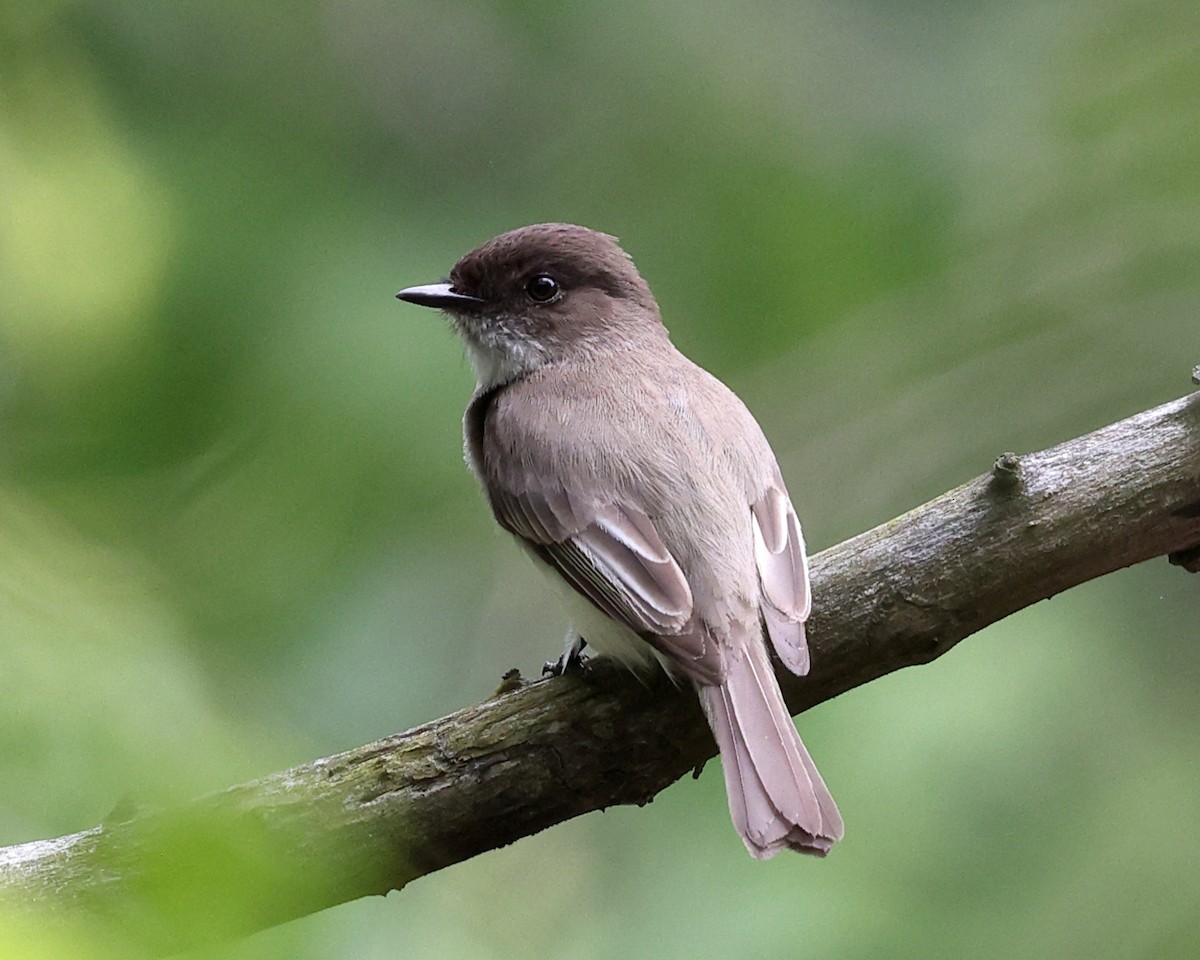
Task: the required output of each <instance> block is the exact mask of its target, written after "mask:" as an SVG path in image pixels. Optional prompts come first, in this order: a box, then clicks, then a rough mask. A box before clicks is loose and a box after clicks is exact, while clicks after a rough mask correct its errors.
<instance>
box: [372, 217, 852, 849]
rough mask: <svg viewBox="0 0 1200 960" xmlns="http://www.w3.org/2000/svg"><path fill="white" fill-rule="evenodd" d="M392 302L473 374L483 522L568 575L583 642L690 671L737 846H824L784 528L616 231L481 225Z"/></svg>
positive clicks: (746, 417) (828, 840)
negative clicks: (435, 329)
mask: <svg viewBox="0 0 1200 960" xmlns="http://www.w3.org/2000/svg"><path fill="white" fill-rule="evenodd" d="M396 296H398V297H399V298H400V299H401V300H406V301H408V302H409V303H416V304H420V305H422V306H427V307H437V308H439V309H441V310H443V311H445V312H446V314H447V315H448V316H449V317H450V320H451V322H452V323H453V325H454V327H455V329H456V330H457V331H458V332H459V334H461V335H462V338H463V340H464V342H465V343H466V347H467V353H468V354H469V356H470V359H471V363H472V365H473V366H474V368H475V376H476V378H477V379H478V386H477V387H476V389H475V395H474V396H473V397H472V398H471V402H470V404H469V405H468V406H467V411H466V415H465V417H464V431H465V435H466V457H467V462H468V463H469V464H470V466H471V469H472V470H473V471H474V473H475V475H476V477H478V478H479V482H480V483H481V484H482V485H483V488H484V490H485V491H486V493H487V497H488V501H489V502H490V504H491V507H492V512H493V513H494V514H495V517H496V520H497V521H498V522H499V524H500V525H501V526H502V527H503V528H504V529H505V530H507V531H508V532H509V533H511V534H512V535H513V536H514V537H515V538H516V540H517V542H518V543H519V544H520V545H521V546H522V547H524V548H525V549H526V551H527V552H528V553H529V554H530V555H531V556H532V557H533V558H534V559H535V560H537V561H539V562H540V563H541V564H543V565H545V566H548V567H549V568H550V569H552V570H553V571H554V572H555V573H556V574H557V575H558V576H557V577H552V578H551V579H552V580H554V581H555V582H557V583H559V584H562V585H564V586H567V587H569V588H570V589H565V590H563V591H562V593H563V594H564V596H565V597H566V599H567V606H568V610H569V612H570V614H571V616H572V628H571V632H570V633H569V634H568V637H567V650H566V652H565V653H564V654H563V657H562V659H561V660H560V661H559V667H560V668H561V669H567V668H568V667H570V666H572V665H574V664H577V663H578V662H579V658H580V652H581V650H582V648H583V646H584V643H585V642H586V643H587V644H588V645H590V646H591V647H592V648H593V649H595V650H596V651H598V652H600V653H604V654H611V655H612V656H615V657H617V658H619V659H621V660H623V661H625V662H626V663H628V664H630V665H631V666H632V667H634V668H643V667H646V666H653V665H654V664H655V663H656V662H657V663H658V664H661V666H662V667H663V668H664V669H666V670H667V672H668V673H669V674H671V676H672V677H674V678H675V679H676V680H679V679H683V678H685V679H686V680H687V681H689V682H690V683H691V684H692V686H693V687H694V688H695V690H696V692H697V694H698V695H699V697H700V702H701V704H702V705H703V708H704V713H705V716H707V718H708V723H709V726H710V727H711V728H712V732H713V736H714V738H715V739H716V743H717V747H718V748H719V749H720V752H721V763H722V767H723V768H724V771H725V787H726V790H727V792H728V794H729V810H730V813H731V814H732V816H733V823H734V826H735V827H736V828H737V831H738V833H739V834H740V835H741V837H742V840H743V841H744V842H745V844H746V848H747V849H748V850H749V851H750V854H751V856H753V857H756V858H758V859H766V858H768V857H771V856H774V855H775V854H776V853H778V852H779V851H780V850H783V849H785V848H789V849H792V850H799V851H800V852H802V853H811V854H816V855H818V856H823V855H824V854H826V853H827V852H828V851H829V848H830V847H831V846H832V845H833V843H834V841H836V840H839V839H841V836H842V832H843V831H842V818H841V816H840V815H839V813H838V810H837V806H836V805H835V804H834V802H833V798H832V797H831V796H830V795H829V791H828V790H827V789H826V787H825V783H824V781H822V779H821V775H820V774H819V773H818V772H817V768H816V767H815V766H814V765H813V762H812V760H811V759H810V758H809V755H808V751H806V750H805V749H804V744H803V743H801V741H800V737H799V735H798V734H797V733H796V727H795V726H794V724H793V723H792V718H791V715H790V714H789V712H788V710H787V707H786V706H785V705H784V702H783V697H782V696H781V694H780V692H779V685H778V684H777V683H776V680H775V673H774V670H773V669H772V666H771V661H770V657H769V655H768V653H767V646H766V637H767V636H769V637H770V639H771V643H772V645H773V646H774V648H775V652H776V654H778V656H779V659H780V660H782V661H783V663H784V664H785V665H786V666H787V668H788V669H789V670H791V671H792V672H793V673H796V674H804V673H806V672H807V671H808V666H809V658H808V644H807V642H806V640H805V636H804V621H805V619H806V618H807V617H808V612H809V606H810V598H809V582H808V567H807V560H806V557H805V552H804V539H803V537H802V536H801V534H800V524H799V522H798V521H797V519H796V513H795V511H794V510H793V509H792V504H791V501H790V500H789V499H788V494H787V489H786V488H785V487H784V483H783V477H782V476H781V475H780V472H779V466H778V464H777V463H776V462H775V455H774V454H773V453H772V451H771V447H770V445H769V444H768V443H767V440H766V438H765V437H764V436H763V433H762V430H761V428H760V427H759V425H758V423H757V422H756V421H755V420H754V418H753V417H752V416H751V415H750V412H749V411H748V410H747V409H746V407H745V406H744V405H743V404H742V402H741V401H740V400H739V399H738V398H737V397H736V396H735V395H734V394H733V392H732V391H731V390H730V389H729V388H728V387H726V386H725V385H724V384H723V383H721V382H720V381H719V380H717V379H716V378H715V377H713V376H712V375H711V374H709V373H708V372H707V371H705V370H702V369H700V367H698V366H696V365H695V364H694V363H692V362H691V361H690V360H688V359H687V357H685V356H683V354H681V353H680V352H679V351H678V350H676V349H675V347H674V346H673V345H672V343H671V341H670V338H669V337H668V335H667V330H666V328H665V327H664V326H663V323H662V319H661V318H660V316H659V311H658V304H657V303H656V302H655V300H654V296H653V294H651V292H650V288H649V287H648V286H647V285H646V282H645V281H644V280H643V279H642V277H641V275H640V274H639V273H638V271H637V268H636V267H635V266H634V264H633V261H632V260H631V259H630V258H629V256H628V255H627V254H626V253H625V252H624V251H623V250H622V249H621V248H620V247H619V246H618V245H617V242H616V240H615V239H614V238H613V237H610V236H608V235H607V234H603V233H596V232H594V231H592V230H588V229H585V228H584V227H576V226H570V225H568V224H560V223H547V224H539V225H537V226H531V227H523V228H521V229H519V230H513V231H511V232H509V233H505V234H501V235H500V236H498V237H496V238H494V239H492V240H490V241H488V242H487V243H485V244H484V245H483V246H481V247H479V248H478V249H476V250H473V251H471V252H470V253H468V254H467V255H466V256H465V257H463V258H462V259H461V260H459V261H458V263H456V264H455V265H454V269H453V270H451V271H450V278H449V282H447V283H434V284H428V285H426V286H419V287H409V288H408V289H406V290H401V291H400V292H399V293H398V294H396Z"/></svg>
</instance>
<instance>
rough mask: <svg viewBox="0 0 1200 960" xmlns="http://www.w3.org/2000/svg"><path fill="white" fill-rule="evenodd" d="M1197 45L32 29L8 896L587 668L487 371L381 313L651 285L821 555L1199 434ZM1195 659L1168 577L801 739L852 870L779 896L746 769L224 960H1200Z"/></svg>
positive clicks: (340, 29)
mask: <svg viewBox="0 0 1200 960" xmlns="http://www.w3.org/2000/svg"><path fill="white" fill-rule="evenodd" d="M1198 41H1200V13H1198V12H1197V8H1196V7H1195V5H1194V4H1192V3H1187V2H1184V0H1152V2H1149V3H1144V2H1143V3H1135V2H1132V0H1102V2H1098V3H1096V2H1093V3H1082V2H1069V0H1068V2H1054V3H1032V2H1022V0H1000V2H996V3H988V4H984V3H964V4H950V5H947V4H933V3H919V2H909V3H883V2H871V0H855V2H851V3H831V2H806V3H800V4H794V5H785V4H777V3H768V2H763V0H751V2H749V3H739V4H734V5H728V4H720V3H715V2H709V0H699V2H697V0H691V2H687V3H684V2H681V0H658V2H652V3H648V4H638V3H630V2H625V0H617V2H605V3H601V2H596V0H583V2H579V3H572V4H547V3H537V2H506V3H485V2H482V0H474V2H472V0H463V2H458V0H436V2H431V3H413V2H382V0H362V2H354V0H325V2H292V3H284V2H272V3H262V4H235V3H230V2H213V0H209V2H197V0H182V2H175V3H170V4H161V3H151V2H147V0H8V2H6V3H5V4H4V5H3V6H0V430H2V441H0V745H2V749H0V842H4V843H15V842H20V841H23V840H27V839H33V838H36V837H43V836H53V835H56V834H61V833H67V832H70V831H73V830H77V829H82V828H84V827H87V826H90V825H92V824H93V823H95V822H98V821H99V820H100V819H101V818H103V817H104V816H105V815H106V814H107V813H108V812H109V810H110V809H111V808H112V807H114V806H115V805H117V804H118V803H119V802H121V801H122V800H123V798H132V801H133V802H134V803H135V804H138V805H147V806H157V805H162V804H168V803H171V802H175V801H179V800H182V799H185V798H188V797H191V796H194V795H196V794H197V793H200V792H203V791H206V790H210V789H215V788H218V787H220V786H223V785H225V784H228V783H232V782H235V781H237V780H239V779H243V778H246V777H249V776H252V775H254V774H256V773H263V772H267V771H270V770H274V769H279V768H282V767H284V766H287V765H288V764H291V763H294V762H298V761H301V760H304V759H309V758H312V757H315V756H318V755H321V754H323V753H327V752H332V751H334V750H336V749H339V748H343V747H347V746H350V745H353V744H356V743H359V742H362V741H365V740H368V739H371V738H374V737H377V736H381V735H383V734H386V733H389V732H392V731H394V730H398V729H402V728H403V727H405V726H407V725H410V724H413V723H416V722H419V721H422V720H425V719H429V718H431V717H433V716H437V715H440V714H443V713H445V712H448V711H450V710H451V709H453V708H455V707H457V706H460V705H462V704H465V703H468V702H471V701H474V700H478V699H480V698H482V697H484V696H486V695H487V694H488V693H489V692H490V690H491V689H492V688H493V687H494V685H495V683H496V681H497V679H498V678H499V676H500V674H501V673H502V672H503V670H504V669H506V668H507V667H509V666H512V665H518V666H520V667H521V668H522V669H523V670H525V672H526V673H534V672H536V670H537V667H538V665H539V664H540V663H541V661H542V660H543V659H545V658H546V656H548V655H549V654H551V653H552V652H553V651H554V649H555V647H556V646H557V644H558V641H559V636H560V630H561V624H560V622H559V617H558V614H557V612H556V611H555V609H554V608H553V606H552V605H551V598H550V595H549V594H548V593H547V592H546V591H545V590H544V588H543V587H542V586H541V585H540V584H539V583H538V581H537V578H536V575H535V574H534V573H533V572H532V571H531V570H530V569H528V568H527V566H526V565H524V563H523V561H519V560H518V559H517V555H516V552H515V550H514V549H513V548H512V547H511V545H510V544H508V543H506V542H505V541H504V539H503V538H502V537H501V536H500V535H498V534H496V533H495V532H494V531H493V530H492V529H491V527H490V521H489V519H488V517H487V514H486V509H485V508H484V506H483V504H482V502H481V500H480V499H479V497H478V495H477V494H476V493H475V491H474V490H473V487H472V482H471V480H470V478H469V476H468V475H467V473H466V471H465V469H464V468H463V467H462V465H461V462H460V460H459V439H458V416H459V412H460V410H461V407H462V405H463V403H464V402H465V399H466V397H467V395H468V394H469V390H470V385H471V384H470V376H469V372H468V370H467V367H466V364H465V363H464V362H463V360H462V359H461V354H460V351H459V348H458V346H457V345H456V344H455V343H454V342H453V339H452V337H451V335H450V334H449V332H448V331H447V330H446V329H445V328H444V326H443V325H442V324H439V323H438V322H437V320H436V319H435V318H434V317H433V316H429V315H427V314H426V313H423V312H421V311H418V310H416V309H415V308H409V307H404V306H401V305H399V304H396V303H395V302H394V301H393V300H392V297H391V295H392V293H393V292H394V290H395V289H397V288H398V287H399V286H402V285H406V284H409V283H417V282H426V281H431V280H435V279H437V278H438V277H440V276H442V275H443V274H444V273H445V272H446V271H447V270H448V268H449V266H450V265H451V263H452V262H453V260H454V259H455V258H456V257H457V256H458V255H459V254H461V253H463V252H465V251H466V250H467V249H469V248H470V247H472V246H474V245H475V244H476V243H478V242H480V241H482V240H484V239H486V238H487V237H488V236H490V235H492V234H493V233H496V232H498V231H500V230H503V229H507V228H510V227H513V226H517V225H520V224H522V223H529V222H535V221H538V220H549V219H555V220H570V221H576V222H582V223H586V224H589V225H591V226H595V227H597V228H601V229H604V230H607V231H609V232H612V233H616V234H618V235H620V236H621V238H622V240H623V241H624V243H625V245H626V247H627V248H628V249H629V250H630V251H631V253H633V255H634V256H635V258H636V259H637V261H638V263H639V265H640V266H641V268H642V270H643V272H644V273H645V274H646V276H647V277H648V278H649V279H650V281H651V283H652V284H653V286H654V288H655V290H656V292H657V294H658V296H659V300H660V303H661V305H662V307H663V310H664V314H665V316H666V318H667V321H668V324H669V325H670V326H671V327H672V330H673V333H674V336H675V339H676V341H677V342H678V343H679V344H680V345H681V346H682V347H683V348H684V349H685V350H686V351H687V352H689V353H690V354H691V355H692V356H694V357H695V358H696V359H697V360H699V361H700V362H702V363H704V364H705V365H706V366H708V367H710V368H711V369H713V370H714V371H715V372H717V373H718V374H719V375H721V376H722V377H723V378H724V379H726V380H727V381H728V382H729V383H730V384H731V385H733V386H734V387H735V389H737V390H738V391H739V392H741V393H742V394H743V396H744V397H745V398H746V399H747V400H748V402H749V403H750V405H751V407H752V408H753V409H754V410H755V411H756V412H757V413H758V414H759V416H760V418H761V419H762V421H763V423H764V426H765V427H766V429H767V432H768V434H769V435H770V436H771V437H772V439H773V440H774V442H775V444H776V447H777V450H778V451H779V454H780V459H781V462H782V463H783V466H784V472H785V474H786V475H787V476H788V478H789V481H790V485H791V488H792V493H793V496H794V498H795V500H796V502H797V504H798V506H799V508H800V510H801V514H802V518H803V519H804V521H805V524H806V529H807V531H808V538H809V542H810V544H811V545H812V546H813V547H814V548H817V549H819V548H820V547H821V546H824V545H828V544H830V543H832V542H835V541H837V540H839V539H841V538H844V537H846V536H849V535H851V534H853V533H856V532H858V531H860V530H862V529H865V528H867V527H868V526H871V525H873V524H875V523H878V522H881V521H883V520H885V519H887V518H888V517H890V516H892V515H894V514H896V513H899V512H901V511H902V510H904V509H906V508H908V507H910V506H912V505H914V504H915V503H917V502H920V501H921V500H923V499H926V498H928V497H930V496H932V495H934V494H936V493H938V492H940V491H941V490H943V489H945V488H946V487H949V486H951V485H954V484H956V483H958V482H960V481H962V480H963V479H965V478H966V477H968V476H970V475H973V474H975V473H978V472H981V471H983V470H984V469H986V467H987V466H988V464H989V463H990V461H991V459H992V458H994V457H995V455H997V454H998V453H999V452H1001V451H1002V450H1005V449H1014V450H1018V451H1020V450H1026V449H1033V448H1037V447H1040V446H1045V445H1049V444H1051V443H1053V442H1055V441H1057V440H1059V439H1065V438H1066V437H1068V436H1070V435H1072V434H1074V433H1077V432H1081V431H1084V430H1087V429H1090V428H1092V427H1095V426H1099V425H1101V424H1102V423H1104V422H1107V421H1109V420H1112V419H1117V418H1119V417H1122V416H1124V415H1127V414H1129V413H1132V412H1134V411H1135V410H1137V409H1141V408H1143V407H1146V406H1150V405H1152V404H1154V403H1157V402H1160V401H1162V400H1165V399H1168V398H1170V397H1173V396H1176V395H1179V394H1181V393H1183V392H1185V391H1186V390H1187V389H1188V381H1187V374H1188V371H1189V370H1190V369H1191V367H1192V366H1193V364H1195V363H1196V362H1198V361H1200V337H1198V336H1197V333H1198V330H1200V325H1198V324H1197V320H1196V315H1197V311H1198V307H1200V270H1198V269H1197V268H1198V267H1200V142H1198V140H1200V134H1198V131H1200V124H1198V123H1197V117H1198V115H1200V59H1197V57H1196V49H1197V43H1198ZM1198 614H1200V603H1198V602H1197V587H1196V584H1195V583H1194V582H1190V581H1189V580H1188V578H1187V577H1186V576H1185V575H1183V574H1182V573H1180V572H1178V571H1176V570H1172V569H1169V568H1168V567H1167V565H1166V563H1165V562H1161V561H1160V562H1157V563H1155V564H1152V565H1147V566H1146V567H1145V568H1144V569H1139V570H1136V571H1131V572H1129V573H1125V574H1121V575H1118V576H1114V577H1111V578H1108V579H1107V580H1106V581H1104V582H1101V583H1096V584H1093V585H1089V586H1088V587H1086V588H1084V589H1081V590H1078V591H1075V592H1073V593H1072V594H1070V595H1068V596H1065V597H1062V598H1059V599H1056V600H1054V601H1052V602H1050V603H1046V604H1042V605H1040V606H1039V607H1038V608H1037V609H1034V610H1030V611H1027V612H1026V613H1024V614H1022V615H1019V616H1017V617H1014V618H1012V619H1011V621H1009V622H1006V623H1003V624H1001V625H998V626H997V627H995V628H993V629H990V630H988V631H986V633H985V634H984V635H982V636H980V637H977V638H972V639H971V640H969V641H967V642H966V643H965V644H964V645H963V646H962V647H961V648H960V649H959V650H957V651H955V652H954V653H953V654H951V655H950V656H949V657H947V658H945V659H944V660H942V661H939V662H938V663H937V664H936V665H935V666H933V667H930V668H927V669H923V670H920V671H908V672H906V673H905V674H902V675H898V676H894V677H891V678H887V679H885V680H883V681H881V682H877V683H874V684H872V685H870V686H869V687H867V688H865V689H863V690H861V691H858V692H856V693H854V694H851V695H849V696H846V697H843V698H841V699H840V700H839V701H837V702H834V703H831V704H827V705H825V706H824V707H822V708H820V709H818V710H816V711H813V712H811V713H810V714H808V715H806V716H805V717H804V718H802V720H801V726H802V729H803V730H804V732H805V736H806V739H807V740H808V741H809V744H810V747H811V748H812V751H813V753H814V755H815V756H816V757H817V760H818V762H819V764H820V766H821V768H822V770H823V771H824V773H825V776H826V779H827V780H828V781H829V782H830V784H831V786H832V787H833V788H834V791H835V794H836V795H837V796H838V798H839V800H840V802H841V805H842V808H843V811H844V813H845V815H846V819H847V822H848V825H849V834H848V838H847V840H846V841H845V843H844V844H843V845H842V846H841V847H840V848H839V849H838V850H837V851H836V852H835V853H834V855H833V856H831V858H830V859H829V860H828V861H827V862H825V863H815V862H812V861H808V860H802V859H800V858H779V859H778V860H776V861H774V862H772V863H770V864H768V865H757V864H752V863H750V862H748V860H747V859H746V858H745V856H744V853H743V851H742V849H741V845H740V844H739V843H738V842H737V839H736V836H735V835H734V834H733V832H732V830H731V829H730V828H729V826H728V823H727V814H726V811H725V807H724V800H723V797H722V789H721V783H720V777H719V775H718V773H717V772H716V770H715V768H713V769H709V770H708V771H707V772H706V774H705V776H704V777H703V778H702V780H701V781H700V782H699V783H688V784H683V785H679V786H677V787H675V788H673V789H672V790H670V791H668V792H667V793H666V794H664V795H663V796H662V797H660V798H659V799H658V800H657V801H656V802H655V803H654V804H653V805H652V806H651V807H649V808H647V809H644V810H634V811H629V810H617V811H609V812H607V813H606V814H604V815H597V816H592V817H587V818H584V819H582V820H580V821H578V822H575V823H572V824H568V825H565V826H563V827H560V828H557V829H555V830H552V831H549V832H548V833H546V834H543V835H541V836H539V837H537V838H534V839H532V840H530V841H527V842H524V843H521V844H518V845H516V846H515V847H513V848H510V849H508V850H505V851H501V852H498V853H496V854H493V855H490V856H488V857H484V858H480V859H479V860H478V861H476V862H473V863H470V864H467V865H464V866H462V867H459V868H455V869H453V870H450V871H446V872H444V873H442V874H438V875H436V876H434V877H433V878H430V879H428V880H425V881H423V882H422V883H420V884H417V885H415V886H414V887H413V888H412V889H410V890H406V891H404V892H403V893H402V894H400V895H399V896H396V897H391V898H388V900H386V901H379V900H374V901H364V902H360V903H356V904H353V905H349V906H346V907H342V908H339V909H337V910H333V911H328V912H326V913H325V914H323V915H320V916H317V917H312V918H309V919H307V920H303V921H299V922H297V923H294V924H290V925H289V926H287V927H286V928H283V929H280V930H275V931H271V932H269V933H267V934H263V935H260V936H257V937H255V938H252V939H251V940H249V941H246V942H244V943H241V944H237V945H233V946H229V947H225V948H221V949H218V950H215V951H213V952H212V953H211V955H212V956H214V957H228V958H235V957H237V958H242V957H246V958H249V957H275V956H279V957H284V956H286V957H299V958H306V957H312V958H337V957H346V958H350V957H354V958H369V957H393V956H414V957H416V956H419V957H446V958H452V957H460V956H461V957H472V958H479V957H492V956H494V957H512V956H523V957H537V956H561V957H579V958H616V957H628V956H644V955H654V956H661V957H696V956H734V957H775V956H780V957H784V956H786V957H792V956H822V957H827V956H842V957H853V956H864V957H867V956H870V957H876V956H888V957H905V956H913V957H926V956H931V955H950V956H970V957H979V958H986V957H997V958H1000V957H1011V956H1023V957H1031V958H1036V957H1047V958H1050V957H1053V958H1060V957H1064V956H1087V957H1095V958H1103V957H1114V958H1115V957H1121V958H1130V957H1161V958H1173V957H1179V958H1186V960H1191V958H1193V957H1195V955H1196V952H1197V950H1198V949H1200V919H1198V916H1200V914H1197V912H1196V910H1195V903H1196V901H1197V898H1198V896H1200V867H1197V864H1200V839H1198V834H1197V831H1196V824H1197V823H1198V822H1200V805H1198V802H1197V799H1196V798H1197V796H1200V767H1198V766H1197V763H1196V757H1197V756H1198V755H1200V707H1198V706H1197V700H1196V697H1195V690H1196V687H1197V681H1198V680H1200V645H1198V644H1197V640H1200V630H1198V628H1197V623H1198ZM203 862H204V850H203V849H202V848H199V847H198V851H197V871H198V872H200V873H202V872H203ZM185 887H186V883H185V884H184V885H183V886H181V888H180V890H181V892H180V894H179V895H180V896H185V895H186V891H185V889H184V888H185ZM160 893H161V891H160ZM254 895H256V896H262V895H264V893H263V892H261V891H259V892H256V893H255V894H254ZM265 895H271V894H270V893H269V892H268V893H267V894H265ZM280 895H283V894H282V893H281V894H280ZM198 922H199V920H198ZM105 936H106V938H100V937H99V936H98V935H97V934H96V932H94V931H84V932H83V934H81V936H80V938H79V942H78V943H77V944H75V943H70V944H68V943H65V942H64V943H57V942H56V943H47V942H45V941H38V940H36V938H32V939H31V938H29V937H26V936H25V934H24V933H23V932H21V931H12V930H2V931H0V953H2V954H3V955H4V956H10V955H12V956H18V955H25V956H30V957H41V956H47V957H49V956H79V957H90V956H107V955H108V952H112V955H114V956H128V955H130V953H129V950H130V949H131V948H130V947H129V945H128V943H125V942H123V941H122V940H121V937H120V934H119V933H117V934H113V933H112V932H108V933H106V935H105ZM18 945H20V946H18Z"/></svg>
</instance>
